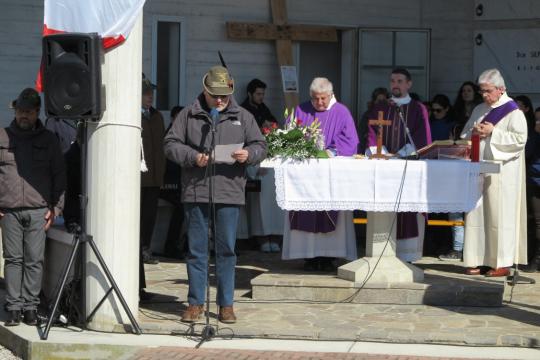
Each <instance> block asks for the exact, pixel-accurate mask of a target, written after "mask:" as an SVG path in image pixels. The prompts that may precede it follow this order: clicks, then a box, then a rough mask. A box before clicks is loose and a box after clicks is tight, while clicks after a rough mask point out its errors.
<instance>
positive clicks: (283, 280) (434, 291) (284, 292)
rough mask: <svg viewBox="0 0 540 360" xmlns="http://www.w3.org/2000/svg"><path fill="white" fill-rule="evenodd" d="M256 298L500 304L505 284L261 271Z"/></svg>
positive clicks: (256, 281) (254, 281)
mask: <svg viewBox="0 0 540 360" xmlns="http://www.w3.org/2000/svg"><path fill="white" fill-rule="evenodd" d="M251 285H252V289H253V299H254V300H280V299H288V300H301V301H322V302H325V301H328V302H336V303H339V302H350V303H356V304H402V305H436V306H501V305H502V300H503V293H504V283H503V282H502V281H499V282H497V283H492V282H483V281H475V282H473V281H471V280H468V279H462V278H459V277H454V278H450V277H444V276H440V275H430V274H426V276H425V280H424V281H423V282H417V283H390V284H377V283H374V284H370V283H369V282H368V283H366V284H365V285H364V286H362V283H358V282H350V281H347V280H342V279H338V278H337V277H335V276H328V275H324V274H321V275H299V274H268V273H265V274H262V275H259V276H258V277H256V278H254V279H252V280H251Z"/></svg>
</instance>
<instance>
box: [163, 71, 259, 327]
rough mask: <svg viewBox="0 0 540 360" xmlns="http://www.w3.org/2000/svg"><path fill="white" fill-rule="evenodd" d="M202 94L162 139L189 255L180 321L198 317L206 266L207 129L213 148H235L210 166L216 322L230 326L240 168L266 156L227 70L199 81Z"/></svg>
mask: <svg viewBox="0 0 540 360" xmlns="http://www.w3.org/2000/svg"><path fill="white" fill-rule="evenodd" d="M203 87H204V90H203V92H202V93H201V94H200V95H199V96H198V97H197V99H196V100H195V102H194V103H193V104H192V105H190V106H187V107H186V108H184V109H183V110H182V111H181V112H180V114H178V116H177V118H176V120H175V122H174V124H173V125H172V127H171V129H170V130H169V132H168V133H167V135H166V136H165V145H164V148H165V155H166V156H167V157H168V158H169V159H170V160H172V161H174V162H175V163H177V164H179V165H180V166H182V202H183V203H184V211H185V219H186V221H187V233H188V242H189V253H188V258H187V269H188V281H189V293H188V303H189V306H188V308H187V309H186V311H185V312H184V314H183V315H182V321H184V322H195V321H197V320H198V319H199V318H200V316H201V315H202V313H203V304H204V301H205V288H206V283H207V266H208V235H209V234H208V217H209V216H208V202H209V199H210V196H209V180H210V179H209V177H210V176H211V175H210V173H209V169H208V165H209V160H210V159H209V155H208V154H209V153H210V150H211V144H212V135H213V131H212V128H215V129H216V130H215V144H216V145H233V144H236V145H238V144H239V148H238V149H237V150H235V151H233V152H232V153H231V154H230V158H228V159H227V160H226V161H224V162H223V163H218V164H216V165H215V175H214V176H212V181H213V185H214V195H213V198H212V200H213V203H214V204H215V214H216V218H215V229H216V233H215V234H214V235H215V245H216V248H215V251H216V279H217V304H218V306H219V314H218V319H219V320H220V321H222V322H224V323H234V322H235V321H236V316H235V314H234V311H233V300H234V276H235V265H236V255H235V252H234V247H235V242H236V227H237V223H238V214H239V206H240V205H243V204H244V202H245V193H244V188H245V185H246V165H252V164H256V163H258V162H260V161H262V160H263V159H264V158H265V157H266V142H265V141H264V138H263V136H262V134H261V132H260V130H259V127H258V126H257V123H256V122H255V119H254V118H253V116H252V115H251V114H250V113H249V112H248V111H247V110H245V109H244V108H242V107H240V106H239V105H238V104H237V103H236V101H235V100H234V98H233V97H232V93H233V91H234V83H233V80H232V78H231V77H230V76H229V72H228V71H227V69H225V68H224V67H221V66H214V67H212V68H211V69H210V70H209V71H208V73H207V74H206V75H205V76H204V78H203ZM211 114H214V116H211Z"/></svg>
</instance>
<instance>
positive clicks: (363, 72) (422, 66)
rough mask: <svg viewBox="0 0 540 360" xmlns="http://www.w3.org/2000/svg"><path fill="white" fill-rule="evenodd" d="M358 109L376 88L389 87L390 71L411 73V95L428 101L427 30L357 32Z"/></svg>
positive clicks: (371, 30) (367, 30)
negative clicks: (415, 94) (402, 68)
mask: <svg viewBox="0 0 540 360" xmlns="http://www.w3.org/2000/svg"><path fill="white" fill-rule="evenodd" d="M359 35H360V36H359V47H358V49H359V55H358V59H359V61H358V66H359V67H358V69H359V74H358V75H359V82H358V84H359V86H358V91H359V108H360V109H361V113H362V112H363V111H365V110H366V106H367V105H366V104H367V102H368V101H369V100H370V98H371V92H372V91H373V89H375V88H377V87H385V88H388V84H389V81H390V80H389V79H390V73H391V71H392V69H393V68H396V67H404V68H406V69H407V70H409V72H410V73H411V76H412V80H413V86H412V89H411V92H414V93H417V94H418V95H420V97H421V98H422V100H429V53H430V49H429V44H430V32H429V30H424V29H419V30H392V29H388V30H386V29H360V34H359Z"/></svg>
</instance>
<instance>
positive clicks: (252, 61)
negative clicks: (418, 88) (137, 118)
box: [0, 0, 540, 126]
mask: <svg viewBox="0 0 540 360" xmlns="http://www.w3.org/2000/svg"><path fill="white" fill-rule="evenodd" d="M508 1H509V2H510V0H508ZM42 7H43V0H17V1H12V0H0V9H2V11H1V12H0V22H1V23H2V28H3V31H2V32H0V76H1V77H0V78H1V86H0V125H3V126H5V125H7V124H8V123H9V122H10V121H11V119H12V117H13V115H12V111H11V110H10V109H8V107H7V105H8V103H9V102H10V101H11V100H13V99H14V98H15V97H16V96H17V94H18V92H19V91H20V90H21V89H22V88H23V87H25V86H32V85H33V84H34V80H35V76H36V73H37V69H38V67H39V61H40V54H41V42H40V34H41V30H42V22H43V9H42ZM474 7H475V2H474V1H472V0H452V1H448V0H408V1H401V0H332V1H322V0H289V1H288V15H289V21H290V22H291V23H311V24H327V25H338V26H342V27H386V28H388V27H403V28H430V29H431V30H432V33H431V35H432V43H431V84H430V85H431V86H430V89H431V91H430V92H431V96H433V95H434V94H436V93H439V92H440V93H445V94H447V95H448V96H449V97H450V98H451V99H453V98H454V97H455V94H456V91H457V89H458V87H459V85H460V84H461V83H462V82H463V81H466V80H471V79H473V76H474V74H473V33H474V31H475V30H478V29H498V28H502V29H504V28H527V27H534V28H538V27H540V25H539V24H538V20H478V19H476V18H475V16H474ZM153 15H165V16H171V15H172V16H181V17H184V18H185V19H186V21H187V27H186V30H187V38H186V39H187V40H186V42H187V43H186V48H185V49H186V54H187V58H186V59H187V61H186V73H187V76H186V78H185V81H186V87H185V88H186V96H185V99H186V103H190V102H191V101H192V100H193V99H194V98H195V97H196V96H197V94H198V93H199V92H200V90H201V78H202V76H203V75H204V73H205V71H206V70H207V69H208V68H209V67H210V66H212V65H215V64H218V63H219V58H218V56H217V51H218V50H221V51H222V53H223V55H224V57H225V60H226V61H227V64H228V66H229V68H230V70H231V72H232V74H233V76H234V77H235V78H236V86H237V90H236V98H237V100H238V101H242V100H243V99H244V97H245V86H246V84H247V82H248V81H249V80H250V79H251V78H253V77H258V78H260V79H261V80H263V81H265V82H266V83H267V84H268V86H269V88H268V90H267V98H266V102H267V104H268V105H269V106H270V108H271V110H272V111H273V112H274V114H275V115H276V116H280V114H281V112H282V109H283V106H284V105H283V98H282V94H281V80H280V75H279V72H278V67H277V60H276V55H275V46H274V44H273V42H272V41H246V40H236V41H233V40H228V39H227V37H226V31H225V22H226V21H251V22H270V21H271V11H270V1H269V0H227V1H222V0H207V1H204V2H200V1H196V0H175V1H172V0H147V2H146V5H145V8H144V29H143V70H144V72H145V73H146V74H147V75H148V74H151V70H152V64H151V61H152V59H151V57H152V34H151V32H152V17H153ZM538 101H540V99H538ZM182 105H186V104H182ZM536 105H540V103H537V104H536Z"/></svg>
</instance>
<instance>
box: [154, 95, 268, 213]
mask: <svg viewBox="0 0 540 360" xmlns="http://www.w3.org/2000/svg"><path fill="white" fill-rule="evenodd" d="M219 115H220V118H219V123H218V124H217V132H216V145H226V144H240V143H243V144H244V149H247V150H248V153H249V155H248V160H247V162H246V163H243V164H240V163H238V162H235V163H234V164H232V165H228V164H216V175H215V176H214V202H215V203H218V204H235V205H242V204H244V202H245V194H244V188H245V185H246V166H247V165H252V164H257V163H259V162H261V161H262V160H263V159H264V158H265V157H266V142H265V140H264V137H263V136H262V134H261V132H260V130H259V127H258V126H257V122H256V121H255V119H254V118H253V115H251V114H250V113H249V112H248V111H247V110H246V109H244V108H242V107H240V106H239V105H238V104H237V103H236V101H235V100H234V99H233V98H232V97H231V99H230V103H229V106H228V107H227V108H226V109H225V110H223V111H222V112H220V114H219ZM211 128H212V120H211V118H210V115H209V109H208V107H207V105H206V101H205V100H204V95H203V94H201V95H199V97H198V98H197V100H195V102H194V103H193V104H192V105H190V106H187V107H185V108H184V109H183V110H182V111H181V112H180V113H179V114H178V116H177V117H176V120H175V122H174V124H173V125H172V127H171V129H170V130H169V132H168V133H167V135H166V136H165V142H164V149H165V156H167V158H168V159H170V160H171V161H173V162H175V163H177V164H179V165H180V166H181V167H182V201H183V202H194V203H207V202H208V178H205V173H206V171H207V167H204V168H200V167H198V166H197V165H196V158H197V154H199V153H205V152H208V150H209V149H210V147H211V139H212V132H211Z"/></svg>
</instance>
